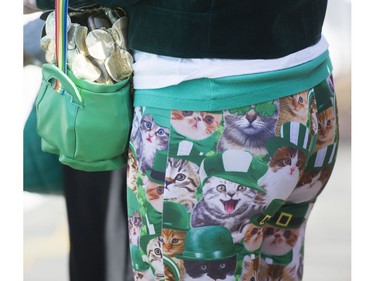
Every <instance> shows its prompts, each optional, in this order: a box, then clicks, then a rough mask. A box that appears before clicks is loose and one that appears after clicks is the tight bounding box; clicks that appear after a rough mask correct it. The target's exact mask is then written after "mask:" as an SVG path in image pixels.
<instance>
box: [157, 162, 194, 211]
mask: <svg viewBox="0 0 375 281" xmlns="http://www.w3.org/2000/svg"><path fill="white" fill-rule="evenodd" d="M198 170H199V167H198V165H196V164H195V163H193V162H190V161H187V160H182V159H176V158H169V159H168V165H167V170H166V185H165V189H164V199H165V200H170V201H173V202H177V203H180V204H182V205H184V206H185V207H186V209H187V211H190V210H191V209H192V208H193V207H194V206H195V203H196V197H195V192H196V190H197V188H198V186H199V183H200V180H199V175H198Z"/></svg>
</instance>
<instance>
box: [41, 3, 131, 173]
mask: <svg viewBox="0 0 375 281" xmlns="http://www.w3.org/2000/svg"><path fill="white" fill-rule="evenodd" d="M61 2H64V0H61ZM65 4H66V2H65ZM66 13H67V11H66ZM56 15H57V13H56ZM60 18H62V17H60ZM62 33H63V36H66V32H62ZM56 37H57V35H56ZM61 41H62V40H61ZM57 53H58V52H57ZM58 54H59V53H58ZM65 59H66V58H65ZM57 62H58V63H57V66H56V65H55V64H53V63H46V64H44V65H43V66H42V84H41V87H40V90H39V92H38V95H37V99H36V112H37V131H38V133H39V135H40V136H41V138H42V141H41V147H42V150H43V151H45V152H49V153H54V154H58V155H59V161H60V162H61V163H63V164H65V165H68V166H70V167H72V168H74V169H77V170H83V171H89V172H91V171H108V170H114V169H118V168H121V167H122V166H123V165H124V164H125V162H126V153H125V152H126V150H127V147H128V138H129V134H130V129H131V120H132V111H133V105H132V99H131V95H130V79H131V77H128V78H126V79H124V80H121V81H119V82H117V83H114V84H100V83H96V82H91V81H88V80H84V79H78V78H77V77H76V76H75V75H74V74H73V73H72V72H71V71H70V70H67V68H66V60H65V61H63V62H60V65H63V67H61V66H59V60H58V61H57ZM64 67H65V71H63V70H64Z"/></svg>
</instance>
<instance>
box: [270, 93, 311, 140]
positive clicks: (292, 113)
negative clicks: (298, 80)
mask: <svg viewBox="0 0 375 281" xmlns="http://www.w3.org/2000/svg"><path fill="white" fill-rule="evenodd" d="M279 102H280V111H279V116H278V120H277V124H276V129H275V132H276V135H277V136H279V135H280V127H281V126H282V124H284V123H286V122H290V121H295V122H299V123H302V124H304V125H306V122H307V119H308V115H309V101H308V91H304V92H301V93H297V94H294V95H290V96H287V97H283V98H280V99H279Z"/></svg>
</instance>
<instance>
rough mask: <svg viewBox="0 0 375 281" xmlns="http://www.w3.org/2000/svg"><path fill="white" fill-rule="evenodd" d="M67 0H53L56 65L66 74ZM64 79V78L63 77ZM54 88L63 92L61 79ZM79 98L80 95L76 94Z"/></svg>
mask: <svg viewBox="0 0 375 281" xmlns="http://www.w3.org/2000/svg"><path fill="white" fill-rule="evenodd" d="M68 6H69V0H55V40H56V47H55V48H56V49H55V53H56V65H57V68H58V69H60V70H61V72H62V73H65V74H67V59H66V58H67V55H66V54H67V38H68V26H67V22H68V21H67V16H68ZM64 80H66V79H64ZM54 90H55V91H56V92H58V93H60V94H63V87H62V86H61V81H59V80H56V84H55V88H54ZM78 99H79V100H81V96H80V95H78Z"/></svg>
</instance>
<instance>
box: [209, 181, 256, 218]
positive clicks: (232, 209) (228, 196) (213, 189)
mask: <svg viewBox="0 0 375 281" xmlns="http://www.w3.org/2000/svg"><path fill="white" fill-rule="evenodd" d="M203 194H204V195H203V196H204V200H205V201H206V202H210V203H209V205H210V206H211V207H212V208H213V209H214V210H215V212H218V213H220V214H225V215H227V216H231V215H236V214H240V213H242V212H244V211H245V210H247V209H248V208H249V205H251V204H249V202H254V201H255V198H256V196H257V192H256V191H254V190H252V189H251V188H248V187H246V186H243V185H240V184H238V183H235V182H232V181H229V180H226V179H222V178H218V177H214V176H213V177H210V178H209V179H208V180H207V181H206V183H205V185H204V186H203Z"/></svg>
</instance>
